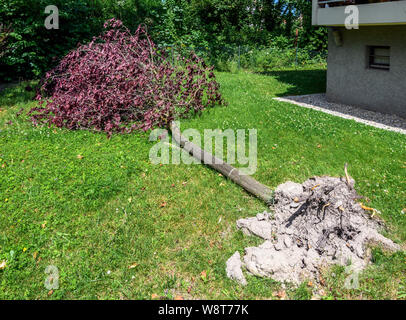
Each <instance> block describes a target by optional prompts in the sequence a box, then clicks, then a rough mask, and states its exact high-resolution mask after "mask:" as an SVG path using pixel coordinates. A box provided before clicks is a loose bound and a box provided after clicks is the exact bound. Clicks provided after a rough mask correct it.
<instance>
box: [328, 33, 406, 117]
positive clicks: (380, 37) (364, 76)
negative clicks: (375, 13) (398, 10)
mask: <svg viewBox="0 0 406 320" xmlns="http://www.w3.org/2000/svg"><path fill="white" fill-rule="evenodd" d="M339 30H340V32H341V35H342V40H343V42H342V46H341V47H339V46H337V45H336V44H335V41H334V37H333V34H332V30H330V32H329V53H328V67H327V99H328V100H329V101H336V102H341V103H344V104H351V105H356V106H360V107H362V108H365V109H369V110H374V111H379V112H382V113H394V114H397V115H400V116H402V117H404V118H406V26H379V27H375V26H374V27H372V26H364V27H362V26H361V27H360V29H358V30H354V29H353V30H346V29H345V28H339ZM368 46H390V47H391V49H390V50H391V60H390V71H387V70H376V69H369V68H368V58H367V55H368V53H367V47H368Z"/></svg>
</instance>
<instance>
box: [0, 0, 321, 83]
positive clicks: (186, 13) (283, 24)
mask: <svg viewBox="0 0 406 320" xmlns="http://www.w3.org/2000/svg"><path fill="white" fill-rule="evenodd" d="M47 5H56V6H57V7H58V8H59V13H60V21H59V25H60V29H59V30H47V29H46V28H45V27H44V20H45V18H46V16H47V14H45V12H44V9H45V7H46V6H47ZM111 18H118V19H120V20H122V21H123V22H124V24H125V25H127V26H128V28H129V29H130V30H132V31H135V30H136V29H137V27H138V25H140V24H142V25H143V26H144V27H145V28H146V29H147V30H148V33H149V34H150V35H151V37H152V38H153V39H154V40H155V42H156V43H157V45H158V46H161V47H162V46H173V45H175V46H177V47H194V48H199V47H203V48H208V49H209V51H210V55H211V56H212V57H214V58H217V57H218V56H220V55H221V50H222V48H223V47H224V46H227V45H228V46H237V45H245V46H268V47H269V46H279V45H281V44H282V45H284V46H286V47H292V46H294V44H295V41H296V39H295V38H296V37H295V34H296V29H298V30H299V39H298V40H299V46H300V47H301V48H308V49H310V50H318V51H320V50H325V49H326V30H325V29H324V28H314V27H312V26H311V1H310V0H255V1H254V0H7V1H4V0H3V1H0V21H1V22H2V23H3V25H10V24H12V25H13V32H11V33H10V35H9V36H8V39H7V45H8V54H5V55H4V56H3V57H2V58H0V65H1V69H0V81H1V80H3V81H4V80H11V78H12V77H22V78H33V77H38V76H40V75H41V74H43V73H44V72H45V71H46V70H49V69H50V68H51V67H53V66H55V65H56V63H57V62H58V61H59V59H60V58H61V57H63V56H65V55H66V54H67V53H68V52H69V51H70V50H71V49H73V48H75V47H76V46H77V44H78V43H82V44H83V43H87V42H89V41H90V40H91V39H92V37H93V36H94V35H97V34H99V33H100V32H101V30H102V25H103V22H104V21H105V20H107V19H111Z"/></svg>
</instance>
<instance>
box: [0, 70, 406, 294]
mask: <svg viewBox="0 0 406 320" xmlns="http://www.w3.org/2000/svg"><path fill="white" fill-rule="evenodd" d="M218 79H219V82H220V83H221V90H222V93H223V95H224V98H225V100H226V101H227V102H228V106H226V107H218V108H214V109H211V110H207V111H205V112H204V113H203V114H202V116H200V117H197V118H194V119H192V120H188V121H183V122H182V123H181V125H182V128H183V129H185V128H197V129H199V130H200V131H203V130H204V129H215V128H220V129H228V128H231V129H244V128H245V129H248V128H255V129H257V130H258V170H257V172H256V173H255V174H254V177H255V178H256V179H257V180H258V181H260V182H262V183H264V184H266V185H268V186H269V187H271V188H275V187H276V186H277V185H278V184H280V183H282V182H285V181H287V180H294V181H297V182H303V181H304V180H306V179H307V178H309V177H311V176H314V175H333V176H340V175H343V168H344V164H345V163H346V162H348V163H349V172H350V174H351V175H352V176H353V177H354V179H355V180H356V183H357V184H356V188H357V190H358V191H359V193H361V194H362V195H364V196H366V197H368V199H369V202H368V206H371V207H374V208H376V209H378V210H380V211H381V212H382V218H383V219H384V220H385V221H386V222H387V224H388V227H389V229H388V232H387V233H386V235H387V236H388V237H390V238H391V239H393V240H394V241H396V242H398V243H401V244H404V243H405V241H406V213H405V211H406V210H403V209H404V208H406V137H405V136H404V135H401V134H398V133H394V132H388V131H384V130H380V129H377V128H373V127H368V126H365V125H363V124H359V123H356V122H355V121H351V120H344V119H341V118H336V117H333V116H331V115H327V114H324V113H320V112H317V111H314V110H309V109H303V108H300V107H298V106H294V105H291V104H288V103H284V102H279V101H275V100H273V99H272V98H273V97H275V96H284V95H291V94H304V93H315V92H322V91H324V90H325V87H324V83H325V70H318V69H315V70H283V71H274V72H270V73H267V74H251V73H239V74H230V73H218ZM25 85H26V84H21V85H19V86H17V87H15V88H11V89H7V90H5V91H3V92H1V93H0V263H1V261H3V260H6V261H7V265H6V267H5V268H4V270H0V299H151V298H161V297H164V298H168V299H172V298H175V297H178V296H181V297H184V298H185V299H277V298H278V297H277V296H274V294H273V293H274V292H275V291H278V290H280V288H281V285H280V284H279V283H277V282H275V281H273V280H271V279H261V278H257V277H253V276H249V277H248V279H247V280H248V282H249V284H248V286H247V287H244V288H242V287H240V286H239V285H237V284H236V283H235V282H233V281H231V280H229V279H228V278H227V277H226V273H225V262H226V260H227V259H228V258H229V257H230V256H231V255H232V254H233V253H234V252H235V251H237V250H238V251H240V253H243V249H244V247H247V246H251V245H257V244H259V243H260V242H261V241H260V240H259V239H256V238H250V237H246V236H243V234H242V233H241V232H240V231H237V230H236V228H235V222H236V220H237V219H239V218H242V217H247V216H253V215H255V214H256V213H258V212H260V211H263V210H265V209H266V207H265V205H264V204H263V203H262V202H261V201H259V200H257V199H256V198H254V197H252V196H250V195H248V194H247V193H246V192H245V191H243V190H242V189H241V188H240V187H238V186H236V185H235V184H233V183H232V182H230V181H228V180H226V179H225V178H224V177H222V176H220V175H219V174H218V173H216V172H214V171H213V170H211V169H209V168H207V167H205V166H202V165H184V164H181V165H162V166H160V165H153V164H151V163H150V161H149V150H150V148H151V147H152V146H153V144H154V142H149V141H148V135H149V134H148V133H133V134H131V135H113V136H112V137H111V139H108V138H107V137H106V135H105V134H96V133H92V132H88V131H68V130H65V129H55V128H48V127H33V126H32V125H31V123H30V122H29V121H27V117H26V116H25V115H24V112H23V113H21V109H22V108H23V109H24V110H25V111H27V110H29V109H30V108H31V107H33V106H34V105H35V102H33V101H32V96H33V93H32V92H26V91H25V90H24V87H25ZM19 114H20V115H19ZM10 121H11V122H10ZM402 210H403V211H402ZM373 261H374V263H373V264H372V265H371V266H370V267H369V268H368V269H367V270H366V271H365V272H364V273H363V274H362V275H361V277H360V288H359V289H353V290H347V289H344V288H343V283H344V280H345V278H346V275H345V273H344V268H342V267H334V268H333V269H332V270H330V271H328V272H327V273H326V274H325V283H324V288H323V289H324V291H325V296H324V297H323V298H324V299H357V298H362V299H371V298H375V299H388V298H392V299H395V298H406V254H405V253H404V252H403V253H402V252H400V253H396V254H393V255H388V254H385V253H383V252H382V251H381V250H379V249H374V250H373ZM49 265H54V266H56V267H57V268H58V270H59V273H60V278H59V289H56V290H53V291H49V290H48V289H46V288H45V287H44V281H45V279H46V277H47V274H45V273H44V271H45V268H46V267H47V266H49ZM311 290H312V287H311V286H309V285H307V284H306V283H303V284H302V285H301V286H300V287H299V288H293V287H290V286H287V288H286V293H287V296H288V297H289V298H292V299H308V298H310V297H311V296H312V294H311Z"/></svg>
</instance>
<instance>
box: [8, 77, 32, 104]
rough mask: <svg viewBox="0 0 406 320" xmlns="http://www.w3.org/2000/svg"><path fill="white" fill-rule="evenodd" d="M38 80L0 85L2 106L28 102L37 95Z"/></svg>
mask: <svg viewBox="0 0 406 320" xmlns="http://www.w3.org/2000/svg"><path fill="white" fill-rule="evenodd" d="M37 83H38V81H25V82H20V83H14V84H8V85H0V107H12V106H15V105H16V104H19V103H28V102H30V101H32V100H33V99H34V97H35V90H36V87H37Z"/></svg>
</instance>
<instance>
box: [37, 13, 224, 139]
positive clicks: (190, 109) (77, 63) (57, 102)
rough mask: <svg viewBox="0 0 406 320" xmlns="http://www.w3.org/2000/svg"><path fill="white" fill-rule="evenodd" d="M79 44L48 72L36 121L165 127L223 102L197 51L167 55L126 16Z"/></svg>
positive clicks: (116, 128)
mask: <svg viewBox="0 0 406 320" xmlns="http://www.w3.org/2000/svg"><path fill="white" fill-rule="evenodd" d="M104 28H105V32H104V33H103V34H102V35H100V36H98V37H95V38H93V40H92V41H91V42H90V43H89V44H86V45H81V46H78V48H76V49H75V50H73V51H72V52H70V53H69V54H68V55H67V56H66V57H64V58H63V59H62V60H61V62H60V64H59V65H58V66H57V67H56V68H55V69H53V70H52V71H50V72H48V73H47V74H46V76H45V78H44V79H43V81H42V86H41V90H40V93H39V94H38V96H37V98H36V99H37V100H38V101H39V103H40V106H39V107H37V108H33V109H32V110H31V111H30V114H31V119H32V121H33V122H34V124H38V123H43V122H45V123H48V124H54V125H56V126H57V127H66V128H69V129H92V130H97V131H105V132H107V133H108V134H109V135H111V134H112V133H113V132H131V131H133V130H138V129H142V130H148V129H151V128H153V127H166V126H168V124H169V123H170V122H171V121H172V120H174V119H176V118H186V117H189V116H191V115H194V114H196V113H199V112H201V111H202V110H203V109H205V108H208V107H213V106H215V105H216V104H223V103H224V102H223V99H222V97H221V95H220V93H219V84H218V83H217V82H216V79H215V76H214V73H213V67H207V66H206V65H205V63H204V61H203V60H202V59H200V58H199V57H197V56H196V55H195V54H194V53H191V54H190V56H188V57H178V58H175V61H174V63H171V62H170V59H166V58H165V54H162V53H160V51H159V50H158V49H157V47H156V46H155V45H154V43H153V42H152V41H151V39H150V38H149V36H148V34H147V33H146V31H145V30H144V29H143V28H142V27H139V28H138V30H137V31H136V32H135V34H131V33H130V31H129V30H128V29H127V28H125V27H124V26H123V24H122V22H121V21H119V20H116V19H112V20H109V21H107V22H106V23H105V25H104Z"/></svg>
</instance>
